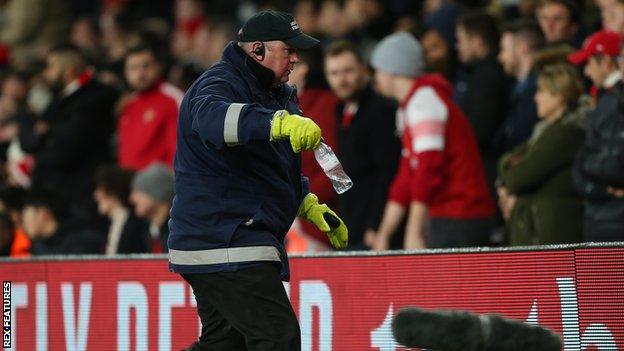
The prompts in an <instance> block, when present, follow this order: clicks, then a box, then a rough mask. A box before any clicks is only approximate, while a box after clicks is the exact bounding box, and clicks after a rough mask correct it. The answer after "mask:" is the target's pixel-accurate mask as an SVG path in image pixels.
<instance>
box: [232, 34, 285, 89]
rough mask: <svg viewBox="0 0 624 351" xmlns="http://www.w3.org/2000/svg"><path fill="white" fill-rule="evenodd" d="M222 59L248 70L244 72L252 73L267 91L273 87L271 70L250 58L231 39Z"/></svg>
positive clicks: (273, 76)
mask: <svg viewBox="0 0 624 351" xmlns="http://www.w3.org/2000/svg"><path fill="white" fill-rule="evenodd" d="M223 60H224V61H229V62H232V63H233V64H234V65H235V66H236V67H239V68H242V69H244V70H246V71H248V72H246V73H248V74H251V75H253V76H254V77H255V78H256V79H257V80H258V82H259V83H260V86H262V88H264V89H266V90H267V91H270V90H272V89H273V81H274V80H275V74H274V73H273V71H271V70H270V69H268V68H266V67H264V66H262V65H261V64H259V63H258V62H256V61H254V60H253V59H252V58H250V57H249V55H247V53H245V51H243V49H242V48H241V47H240V46H238V44H237V43H236V42H233V41H232V42H230V43H229V44H228V46H226V48H225V50H224V51H223Z"/></svg>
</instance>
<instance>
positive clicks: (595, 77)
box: [583, 56, 613, 88]
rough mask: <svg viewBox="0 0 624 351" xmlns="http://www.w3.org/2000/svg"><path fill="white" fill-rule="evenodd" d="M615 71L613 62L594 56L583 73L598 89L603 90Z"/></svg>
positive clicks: (588, 61)
mask: <svg viewBox="0 0 624 351" xmlns="http://www.w3.org/2000/svg"><path fill="white" fill-rule="evenodd" d="M612 71H613V68H612V65H611V61H610V60H609V59H608V58H607V57H602V58H598V57H596V56H592V57H590V58H589V60H587V63H586V64H585V69H584V71H583V73H585V76H586V77H587V78H589V79H590V80H591V81H592V84H593V85H594V86H595V87H597V88H602V86H603V84H604V82H605V80H606V79H607V77H608V76H609V74H611V72H612Z"/></svg>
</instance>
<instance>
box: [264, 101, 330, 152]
mask: <svg viewBox="0 0 624 351" xmlns="http://www.w3.org/2000/svg"><path fill="white" fill-rule="evenodd" d="M276 139H290V145H291V146H292V148H293V151H294V152H299V151H301V150H313V149H316V147H317V146H319V144H320V143H321V128H319V126H318V125H316V123H314V121H312V120H311V119H309V118H306V117H301V116H299V115H291V114H290V113H288V111H286V110H279V111H277V112H275V114H274V115H273V121H272V123H271V140H276Z"/></svg>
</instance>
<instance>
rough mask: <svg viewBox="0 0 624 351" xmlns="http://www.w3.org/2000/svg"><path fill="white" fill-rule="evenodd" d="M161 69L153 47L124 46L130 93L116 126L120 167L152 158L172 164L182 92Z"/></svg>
mask: <svg viewBox="0 0 624 351" xmlns="http://www.w3.org/2000/svg"><path fill="white" fill-rule="evenodd" d="M163 70H164V63H163V60H162V59H161V58H160V57H159V55H158V53H157V52H156V51H155V49H152V48H150V47H148V46H137V47H134V48H131V49H129V50H128V53H127V55H126V59H125V73H126V81H127V82H128V85H129V86H130V88H132V90H133V94H132V95H131V96H130V97H129V100H128V101H127V102H126V103H125V105H124V107H123V109H122V111H121V115H120V117H119V123H118V126H117V133H118V135H119V155H118V156H119V157H118V162H119V166H121V167H122V168H129V169H134V170H140V169H143V168H145V167H147V166H148V165H150V164H151V163H153V162H161V163H165V164H167V165H169V167H171V166H172V165H173V156H174V154H175V144H176V124H177V121H178V109H179V107H180V101H181V100H182V96H183V93H182V91H181V90H180V89H178V88H176V87H175V86H173V85H172V84H170V83H168V82H165V81H164V80H163Z"/></svg>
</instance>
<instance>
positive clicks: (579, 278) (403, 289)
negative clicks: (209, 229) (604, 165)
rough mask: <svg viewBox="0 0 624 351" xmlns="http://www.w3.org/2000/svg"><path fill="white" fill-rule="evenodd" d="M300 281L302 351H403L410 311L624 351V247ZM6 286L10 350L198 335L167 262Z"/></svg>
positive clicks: (62, 260) (319, 265) (427, 254)
mask: <svg viewBox="0 0 624 351" xmlns="http://www.w3.org/2000/svg"><path fill="white" fill-rule="evenodd" d="M291 271H292V279H291V281H290V283H286V284H285V287H286V289H287V291H288V293H289V296H290V298H291V301H292V305H293V307H294V309H295V311H296V312H297V313H298V316H299V320H300V324H301V330H302V349H303V350H304V351H312V350H322V351H326V350H338V351H343V350H348V351H351V350H357V351H360V350H380V351H391V350H402V349H403V348H401V347H400V346H399V345H396V343H395V342H394V340H393V338H392V334H391V330H390V322H391V317H392V316H393V314H394V313H395V312H396V311H397V310H398V309H400V308H402V307H405V306H419V307H422V308H452V309H462V310H470V311H473V312H476V313H486V312H488V313H489V312H494V313H500V314H502V315H504V316H507V317H509V318H514V319H519V320H522V321H525V322H526V323H530V324H537V325H541V326H545V327H548V328H551V329H552V330H553V331H555V332H556V333H558V334H559V335H561V337H562V340H563V344H564V349H565V351H572V350H624V243H619V244H604V245H598V244H583V245H564V246H546V247H530V248H520V249H456V250H424V251H417V252H416V251H415V252H406V251H398V252H386V253H381V254H376V253H372V252H344V253H334V254H329V253H328V254H320V255H319V254H317V255H307V256H296V257H292V259H291ZM0 277H1V278H2V280H3V281H7V282H8V281H10V282H11V283H10V287H9V284H7V283H4V284H3V290H4V294H3V300H4V302H5V304H4V306H3V307H4V329H5V331H4V334H3V342H5V344H4V345H5V346H6V345H7V344H6V340H7V335H8V339H9V340H10V341H11V348H9V349H10V350H19V351H22V350H29V351H30V350H36V351H42V350H50V351H57V350H89V351H92V350H137V351H140V350H160V351H166V350H180V349H182V348H183V347H184V346H186V345H188V344H189V343H190V342H192V341H193V340H194V339H195V338H196V337H197V335H198V333H199V328H200V324H199V320H198V317H197V316H196V314H195V310H194V307H195V301H194V298H193V295H192V292H191V290H190V288H189V287H188V286H187V284H186V283H185V282H184V281H183V280H182V279H180V278H179V277H178V275H176V274H173V273H171V272H169V271H168V267H167V261H166V257H165V256H142V255H131V256H115V257H113V258H102V257H97V256H80V257H71V258H69V257H48V258H45V259H33V260H28V261H12V260H2V261H0ZM7 291H9V293H10V294H9V295H7ZM8 298H10V301H11V304H10V308H7V306H8V304H6V302H7V299H8ZM7 313H10V316H9V317H10V318H7V316H8V314H7ZM7 320H8V321H9V323H8V324H9V326H8V328H7ZM7 330H8V331H10V332H11V333H10V335H9V333H8V332H7ZM449 337H452V336H451V335H449Z"/></svg>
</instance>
